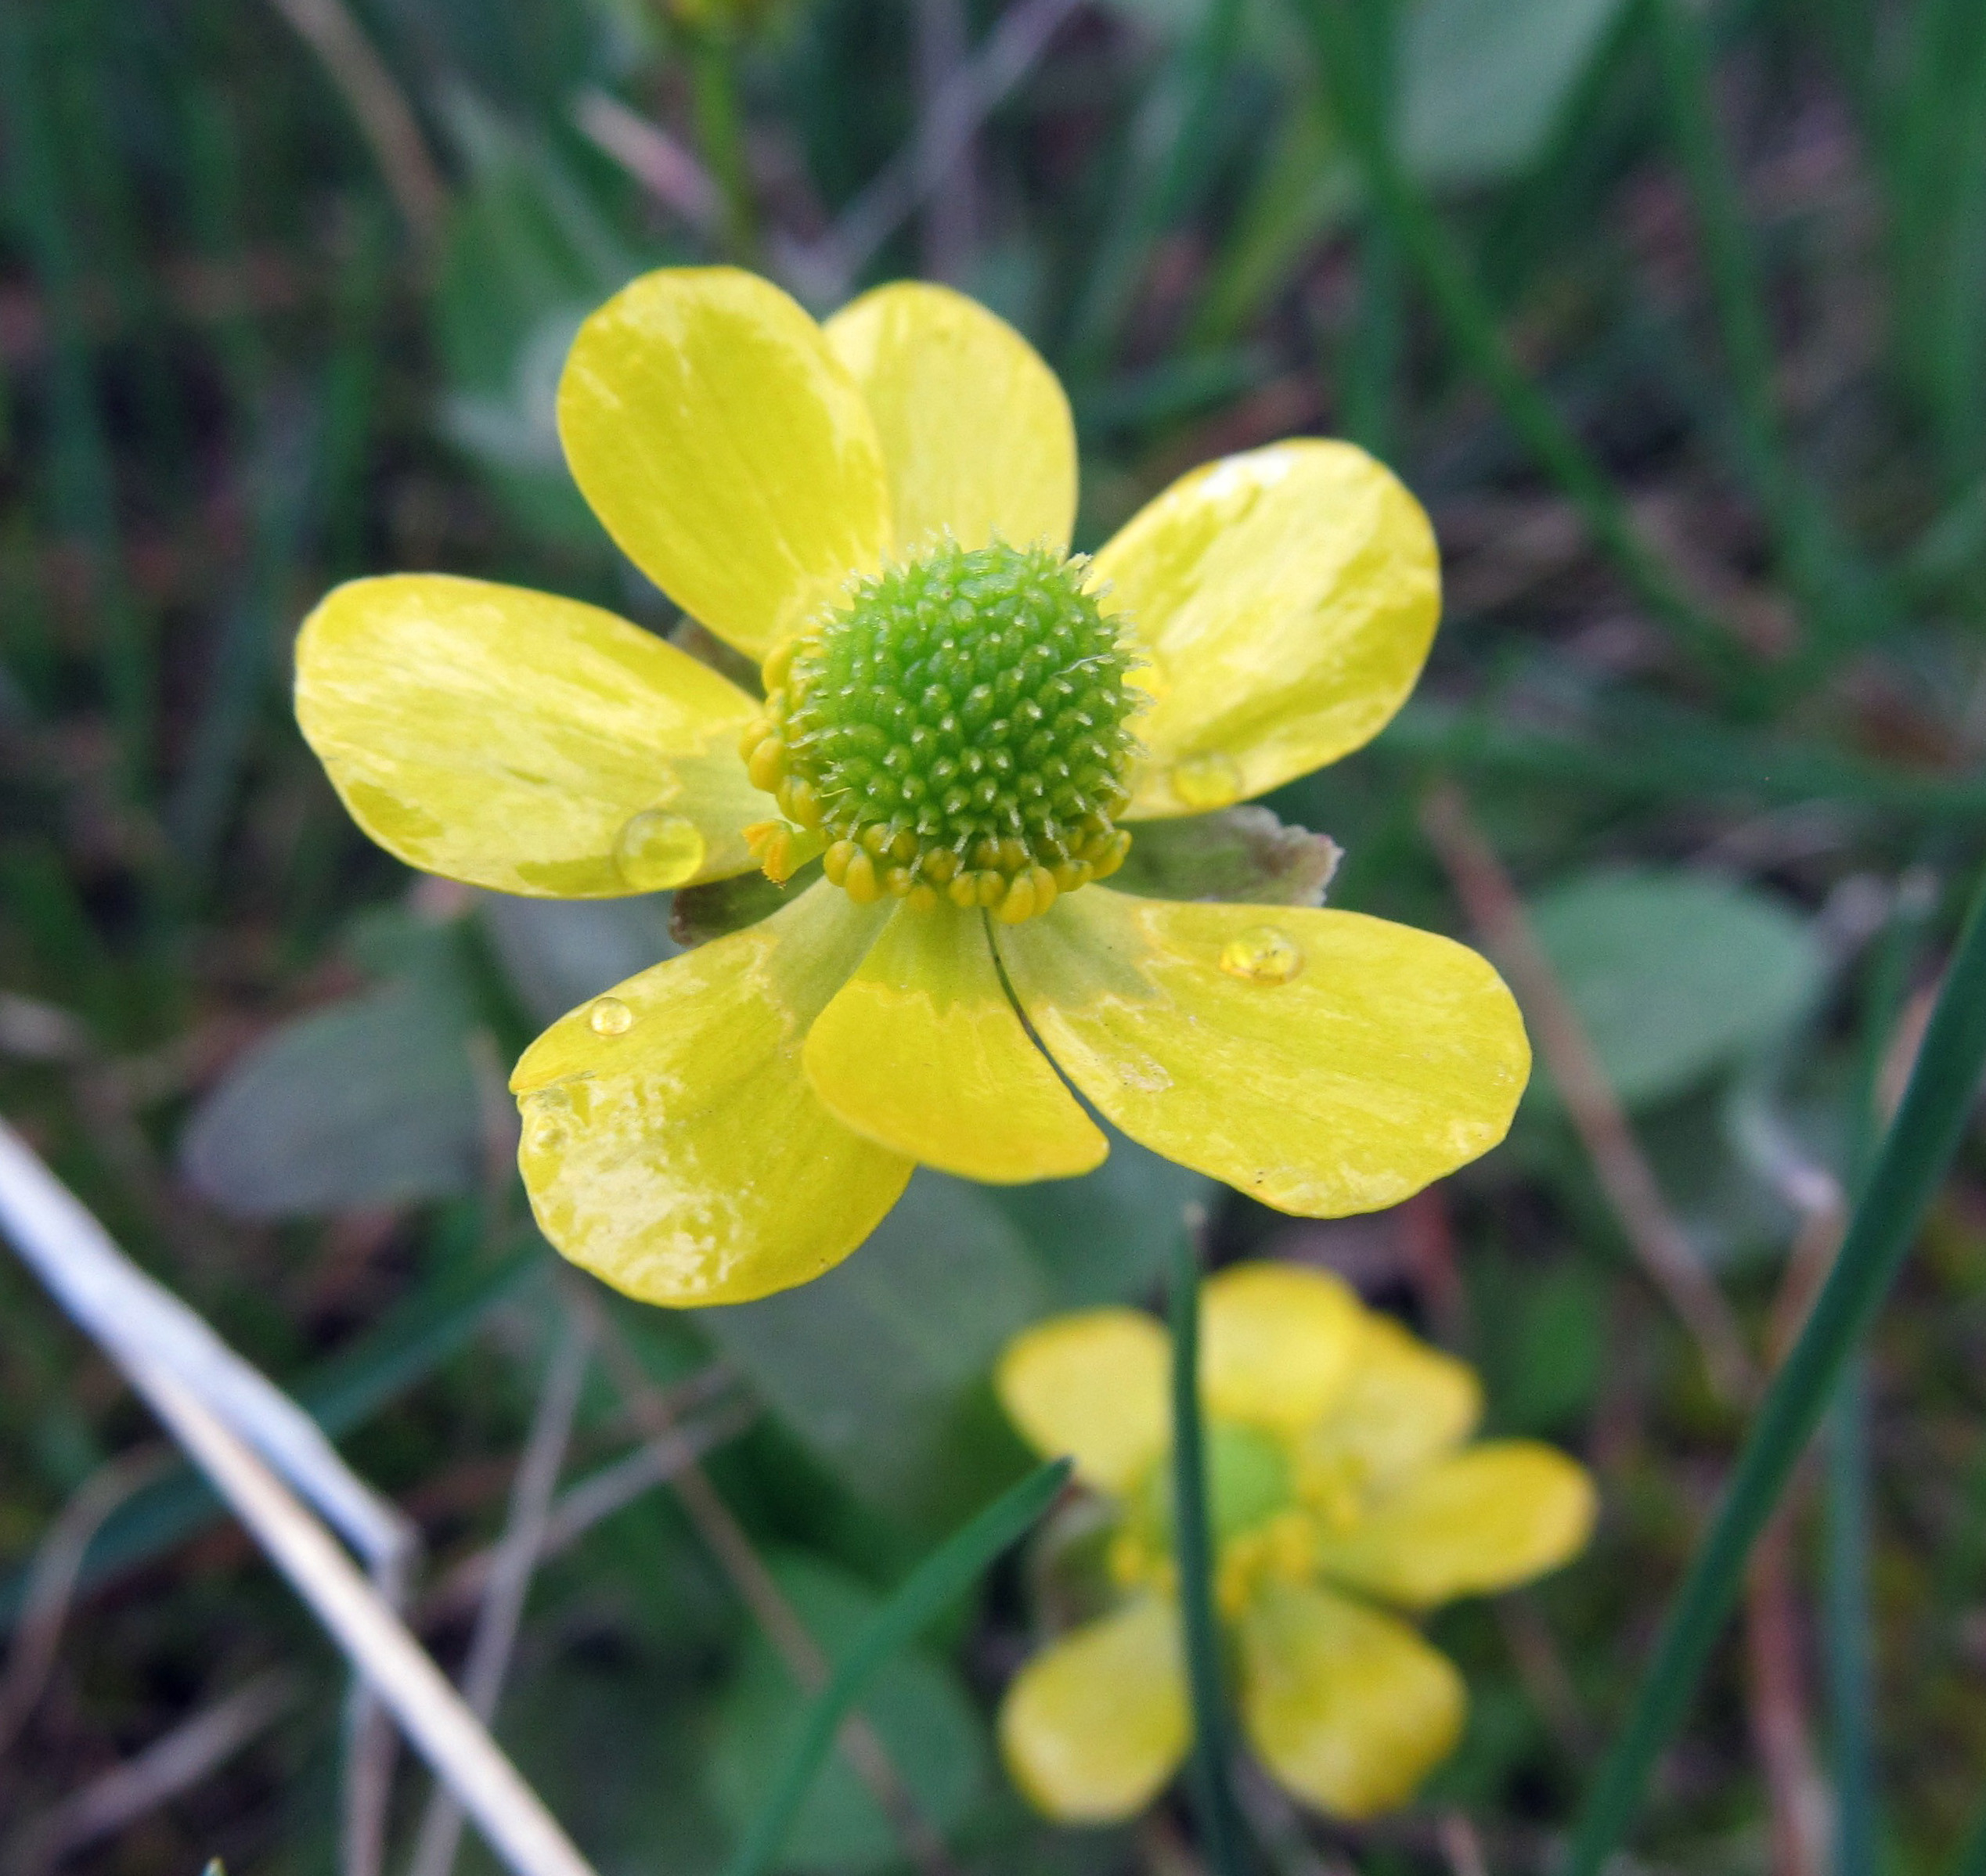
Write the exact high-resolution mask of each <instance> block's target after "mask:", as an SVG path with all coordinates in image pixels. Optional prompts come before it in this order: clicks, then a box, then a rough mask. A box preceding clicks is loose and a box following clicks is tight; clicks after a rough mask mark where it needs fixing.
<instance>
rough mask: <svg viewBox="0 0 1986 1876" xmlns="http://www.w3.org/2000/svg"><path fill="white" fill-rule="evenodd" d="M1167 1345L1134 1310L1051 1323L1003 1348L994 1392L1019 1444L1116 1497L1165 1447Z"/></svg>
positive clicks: (1082, 1314) (1084, 1312)
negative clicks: (1067, 1463) (1064, 1460)
mask: <svg viewBox="0 0 1986 1876" xmlns="http://www.w3.org/2000/svg"><path fill="white" fill-rule="evenodd" d="M1171 1373H1172V1338H1170V1336H1168V1335H1167V1334H1166V1331H1165V1330H1163V1329H1162V1327H1159V1323H1157V1322H1156V1321H1155V1320H1153V1318H1152V1317H1151V1316H1147V1315H1146V1314H1145V1313H1144V1312H1143V1311H1142V1310H1140V1309H1080V1310H1077V1311H1076V1312H1074V1313H1073V1314H1071V1315H1068V1316H1051V1317H1050V1318H1049V1319H1048V1320H1047V1321H1046V1322H1043V1323H1036V1325H1035V1326H1034V1327H1033V1328H1032V1329H1027V1330H1023V1331H1022V1333H1021V1334H1018V1335H1017V1336H1015V1338H1014V1339H1013V1340H1012V1341H1011V1342H1009V1343H1008V1344H1007V1348H1006V1350H1005V1352H1004V1353H1003V1354H1002V1355H1001V1356H1000V1366H998V1367H997V1369H995V1370H994V1371H993V1387H994V1389H995V1391H996V1392H997V1393H998V1395H1000V1405H1001V1406H1003V1407H1004V1408H1005V1409H1006V1410H1007V1418H1008V1419H1009V1420H1011V1421H1013V1423H1014V1424H1015V1427H1016V1428H1018V1429H1019V1431H1020V1434H1021V1437H1022V1439H1025V1441H1026V1442H1028V1444H1029V1446H1032V1447H1033V1448H1034V1449H1035V1450H1036V1452H1037V1453H1040V1454H1041V1455H1042V1457H1043V1458H1045V1459H1059V1458H1061V1457H1062V1456H1063V1455H1064V1454H1065V1453H1066V1454H1068V1455H1069V1457H1072V1458H1073V1459H1074V1460H1075V1461H1076V1471H1077V1472H1078V1474H1080V1475H1081V1476H1082V1477H1083V1478H1085V1479H1087V1481H1088V1482H1090V1484H1091V1485H1098V1486H1101V1488H1102V1489H1104V1490H1105V1491H1106V1492H1115V1493H1119V1494H1120V1495H1121V1494H1122V1493H1126V1492H1128V1491H1130V1489H1131V1488H1132V1487H1133V1486H1134V1485H1137V1483H1138V1482H1139V1481H1140V1480H1141V1479H1142V1478H1144V1475H1146V1474H1147V1473H1148V1472H1149V1471H1151V1469H1152V1466H1153V1464H1155V1462H1156V1461H1157V1460H1159V1458H1160V1457H1162V1455H1163V1454H1164V1453H1166V1450H1167V1449H1168V1448H1169V1447H1170V1445H1171V1443H1172V1417H1171V1412H1172V1410H1171V1406H1170V1400H1171V1395H1170V1376H1171Z"/></svg>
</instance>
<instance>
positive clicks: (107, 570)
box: [0, 0, 154, 799]
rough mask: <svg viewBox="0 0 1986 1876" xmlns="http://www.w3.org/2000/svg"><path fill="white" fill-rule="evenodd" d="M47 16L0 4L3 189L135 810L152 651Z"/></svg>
mask: <svg viewBox="0 0 1986 1876" xmlns="http://www.w3.org/2000/svg"><path fill="white" fill-rule="evenodd" d="M55 17H56V16H54V15H52V14H51V13H49V12H48V11H46V10H45V9H40V8H31V7H29V6H27V5H24V4H23V3H22V0H0V114H4V115H5V118H6V121H7V124H8V136H7V147H6V169H7V181H8V189H9V195H10V196H11V197H12V198H13V211H14V219H15V221H16V225H17V226H18V227H19V229H20V232H21V234H22V236H23V247H25V248H26V250H27V256H28V260H29V263H30V265H31V268H32V269H33V272H34V281H35V285H36V286H37V287H38V290H40V292H41V295H42V297H43V299H44V301H45V304H46V308H47V314H48V330H49V342H50V353H51V355H50V360H49V364H50V370H49V406H50V411H49V414H50V419H51V424H50V427H51V430H52V442H53V448H52V460H51V462H50V463H49V470H50V473H49V497H50V501H51V504H52V507H53V509H54V511H55V520H56V527H57V528H58V529H59V531H61V532H62V533H63V534H65V535H67V536H69V537H70V539H71V540H72V541H73V542H74V545H75V547H76V548H77V549H78V550H79V551H80V552H81V554H82V555H83V556H84V559H85V564H86V565H87V567H88V572H89V576H90V583H91V589H92V600H93V601H94V607H93V610H94V611H95V613H96V621H97V622H96V643H95V650H96V658H97V662H98V665H99V670H100V672H101V682H102V684H103V695H104V700H105V702H106V704H107V705H108V707H109V709H110V715H111V719H112V721H113V722H114V724H115V726H116V729H117V748H118V755H119V760H120V768H121V780H122V782H123V784H124V788H125V790H127V792H128V793H129V794H131V795H132V797H133V798H134V799H142V798H143V796H144V794H145V792H146V779H147V777H148V776H149V773H150V765H151V758H152V741H153V722H152V715H153V677H154V674H153V668H152V650H151V647H150V644H149V643H147V642H146V632H145V628H144V625H143V624H142V621H141V620H140V618H139V614H138V611H137V609H136V607H135V606H134V605H133V603H132V600H131V596H130V593H129V592H128V588H127V586H126V583H125V580H124V555H123V548H122V545H121V542H120V540H119V538H118V527H117V491H116V484H115V480H114V476H113V474H112V470H111V459H110V445H109V443H108V441H106V437H105V435H104V430H103V418H102V415H101V413H100V412H99V407H98V403H97V386H96V374H95V372H94V370H93V369H92V365H91V361H90V355H89V348H88V342H87V340H86V339H85V333H86V332H87V330H88V326H87V323H86V322H85V318H84V310H83V306H82V298H81V261H80V258H79V256H78V254H77V247H76V245H75V240H74V235H75V232H76V229H75V218H74V215H73V214H71V212H70V207H69V205H68V204H67V203H65V201H64V200H63V193H64V192H63V185H62V174H63V171H62V160H61V157H60V153H59V149H58V147H57V144H56V126H55V125H54V124H52V122H51V121H50V113H49V103H50V89H49V85H48V83H47V74H46V73H45V70H44V69H43V67H44V66H45V63H46V57H45V55H47V54H48V53H49V52H50V50H51V48H50V47H49V45H48V43H47V41H48V38H49V34H50V33H51V31H52V30H53V29H52V26H51V21H52V20H54V19H55Z"/></svg>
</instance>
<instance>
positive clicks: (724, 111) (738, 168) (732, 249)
mask: <svg viewBox="0 0 1986 1876" xmlns="http://www.w3.org/2000/svg"><path fill="white" fill-rule="evenodd" d="M690 86H691V95H692V97H693V99H694V103H695V108H696V120H697V144H698V146H699V147H700V149H701V153H702V156H703V160H704V163H705V166H706V167H708V169H709V171H710V173H711V175H712V177H713V178H715V181H716V183H717V187H718V189H719V193H721V194H722V195H723V198H724V247H725V251H726V254H727V255H728V256H729V257H730V259H732V260H733V261H737V263H738V265H740V266H749V265H751V264H752V261H753V260H754V258H755V256H756V254H757V252H758V247H759V213H758V208H757V206H756V204H755V203H754V202H753V200H752V172H751V168H750V166H749V165H748V164H747V162H746V160H745V154H744V119H743V117H742V116H741V113H740V111H739V109H738V74H737V45H736V43H735V41H733V38H732V37H731V35H730V34H729V33H728V32H726V31H725V30H724V29H723V27H722V26H719V25H715V24H711V25H704V26H701V27H697V29H696V30H695V31H693V32H692V33H691V34H690Z"/></svg>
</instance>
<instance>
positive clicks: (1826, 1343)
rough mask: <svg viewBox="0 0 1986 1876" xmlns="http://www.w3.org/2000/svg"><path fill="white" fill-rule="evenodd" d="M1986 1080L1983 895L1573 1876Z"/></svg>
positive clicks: (1640, 1756) (1591, 1820)
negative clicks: (1985, 1075)
mask: <svg viewBox="0 0 1986 1876" xmlns="http://www.w3.org/2000/svg"><path fill="white" fill-rule="evenodd" d="M1981 1068H1986V885H1982V888H1981V891H1979V892H1978V893H1977V895H1976V896H1975V898H1974V899H1973V905H1972V909H1971V910H1970V913H1969V914H1968V916H1967V918H1966V925H1965V929H1964V931H1963V933H1962V934H1961V935H1960V938H1959V945H1958V949H1957V951H1956V952H1955V954H1954V956H1953V958H1952V964H1951V967H1950V969H1949V970H1948V972H1947V974H1946V976H1945V987H1944V988H1943V990H1942V992H1941V993H1940V995H1939V996H1938V999H1937V1008H1936V1009H1935V1010H1934V1011H1933V1013H1932V1015H1931V1019H1930V1026H1929V1028H1927V1030H1926V1032H1925V1034H1924V1039H1923V1046H1922V1047H1921V1048H1920V1050H1919V1052H1918V1057H1917V1063H1916V1068H1914V1069H1913V1070H1912V1073H1911V1076H1910V1085H1909V1088H1908V1089H1907V1090H1906V1091H1905V1094H1904V1097H1903V1103H1902V1105H1901V1107H1900V1108H1899V1109H1898V1111H1897V1115H1896V1118H1895V1119H1894V1121H1893V1122H1891V1123H1890V1127H1889V1129H1888V1132H1887V1134H1886V1135H1885V1136H1884V1139H1883V1144H1882V1147H1881V1150H1880V1153H1879V1154H1877V1156H1876V1162H1875V1165H1874V1167H1873V1168H1872V1171H1871V1172H1870V1175H1869V1183H1868V1185H1867V1186H1866V1188H1865V1190H1864V1191H1863V1193H1862V1196H1861V1198H1860V1200H1859V1201H1858V1203H1857V1204H1856V1206H1855V1210H1854V1217H1853V1219H1851V1221H1850V1223H1849V1226H1848V1230H1847V1236H1846V1237H1844V1240H1843V1241H1842V1245H1841V1250H1840V1255H1838V1256H1837V1257H1836V1260H1835V1264H1834V1269H1833V1272H1832V1273H1830V1275H1829V1277H1828V1280H1827V1282H1826V1285H1825V1287H1823V1288H1822V1291H1821V1294H1820V1296H1819V1298H1818V1300H1817V1301H1816V1302H1815V1305H1814V1309H1813V1312H1812V1313H1811V1315H1810V1316H1808V1320H1807V1326H1806V1327H1805V1328H1804V1330H1801V1332H1800V1339H1799V1341H1797V1343H1795V1344H1794V1345H1793V1352H1792V1353H1791V1354H1790V1356H1787V1358H1786V1363H1785V1364H1784V1366H1782V1367H1781V1369H1780V1370H1779V1373H1778V1374H1777V1375H1776V1376H1775V1377H1774V1378H1773V1381H1772V1385H1771V1387H1770V1388H1768V1390H1767V1392H1766V1395H1765V1399H1764V1402H1762V1404H1761V1406H1760V1408H1759V1410H1758V1414H1757V1418H1756V1420H1755V1421H1754V1422H1753V1424H1752V1428H1751V1431H1750V1435H1748V1436H1747V1438H1746V1441H1745V1443H1744V1446H1743V1449H1742V1450H1741V1451H1740V1452H1739V1455H1738V1460H1737V1464H1736V1466H1735V1468H1734V1470H1733V1471H1732V1478H1731V1482H1730V1484H1729V1485H1728V1488H1727V1489H1726V1490H1725V1495H1724V1499H1723V1502H1722V1503H1721V1504H1720V1505H1719V1506H1718V1507H1717V1515H1716V1518H1714V1521H1713V1522H1712V1524H1711V1526H1710V1532H1709V1535H1708V1536H1707V1537H1706V1538H1705V1539H1704V1542H1703V1547H1702V1548H1701V1549H1700V1550H1699V1551H1698V1552H1697V1554H1696V1558H1695V1560H1694V1561H1692V1564H1691V1565H1690V1567H1689V1572H1688V1573H1687V1575H1685V1577H1684V1579H1683V1582H1682V1585H1681V1588H1680V1589H1679V1590H1678V1591H1677V1593H1676V1596H1675V1598H1674V1601H1673V1602H1672V1603H1671V1605H1670V1608H1669V1611H1668V1614H1667V1616H1666V1617H1665V1619H1664V1620H1663V1626H1662V1629H1661V1633H1660V1636H1659V1637H1658V1638H1657V1640H1656V1647H1655V1655H1654V1658H1653V1661H1652V1662H1650V1664H1649V1669H1648V1672H1647V1673H1646V1674H1645V1676H1643V1678H1642V1683H1641V1686H1640V1688H1639V1690H1638V1692H1637V1694H1636V1695H1635V1703H1634V1706H1633V1709H1632V1710H1631V1712H1630V1713H1629V1716H1628V1719H1627V1725H1626V1727H1625V1728H1624V1730H1623V1731H1622V1733H1621V1734H1620V1737H1619V1739H1618V1740H1617V1741H1616V1742H1615V1744H1614V1745H1613V1748H1612V1750H1611V1751H1610V1752H1609V1753H1608V1755H1607V1757H1606V1761H1605V1763H1603V1764H1602V1766H1601V1768H1600V1771H1599V1776H1598V1777H1597V1778H1596V1779H1595V1781H1594V1784H1593V1785H1592V1786H1591V1789H1590V1790H1589V1791H1588V1795H1587V1799H1586V1802H1585V1805H1584V1808H1583V1809H1582V1810H1581V1815H1580V1817H1579V1819H1578V1820H1577V1826H1576V1827H1575V1830H1574V1832H1573V1841H1572V1845H1571V1848H1570V1852H1569V1853H1568V1855H1567V1857H1566V1863H1565V1865H1564V1870H1565V1876H1599V1872H1600V1871H1602V1868H1604V1867H1605V1866H1606V1861H1607V1859H1608V1858H1609V1856H1611V1855H1612V1854H1613V1851H1614V1849H1615V1848H1616V1846H1617V1845H1618V1844H1619V1843H1620V1840H1621V1838H1623V1837H1624V1835H1626V1833H1627V1829H1628V1827H1629V1826H1630V1824H1631V1823H1632V1822H1633V1820H1634V1817H1635V1811H1636V1810H1637V1809H1638V1806H1639V1805H1640V1802H1641V1798H1642V1791H1643V1788H1644V1787H1645V1784H1646V1783H1647V1781H1648V1777H1649V1772H1650V1771H1651V1770H1653V1766H1654V1764H1655V1761H1656V1757H1657V1755H1659V1754H1660V1752H1661V1750H1662V1748H1663V1745H1665V1744H1666V1743H1667V1741H1668V1739H1669V1737H1670V1736H1671V1734H1673V1733H1674V1731H1675V1730H1676V1728H1677V1727H1678V1725H1679V1724H1680V1723H1681V1720H1682V1719H1683V1716H1684V1715H1685V1712H1686V1711H1687V1709H1688V1708H1689V1700H1690V1697H1691V1695H1692V1693H1693V1692H1694V1691H1695V1690H1696V1683H1697V1682H1698V1680H1699V1678H1700V1677H1701V1676H1702V1673H1703V1666H1704V1663H1705V1662H1707V1660H1708V1658H1709V1657H1710V1650H1711V1649H1712V1647H1714V1645H1715V1644H1716V1642H1717V1637H1718V1635H1719V1633H1721V1630H1722V1629H1723V1627H1724V1624H1725V1619H1727V1618H1728V1615H1730V1613H1731V1610H1732V1604H1734V1603H1735V1601H1736V1599H1737V1597H1738V1593H1739V1589H1740V1587H1741V1586H1742V1584H1743V1578H1744V1571H1745V1563H1746V1558H1747V1557H1749V1556H1750V1554H1751V1549H1752V1546H1753V1544H1754V1543H1755V1542H1756V1541H1757V1538H1758V1536H1759V1533H1760V1532H1761V1531H1762V1530H1764V1528H1765V1525H1766V1524H1767V1523H1768V1521H1769V1520H1770V1519H1771V1518H1772V1514H1773V1511H1774V1510H1775V1507H1777V1505H1778V1503H1779V1500H1780V1497H1781V1496H1782V1494H1783V1493H1784V1491H1785V1489H1786V1482H1787V1481H1788V1480H1789V1479H1790V1478H1791V1476H1792V1475H1793V1467H1795V1466H1796V1465H1797V1464H1798V1463H1799V1460H1800V1454H1801V1453H1803V1452H1804V1450H1805V1449H1806V1446H1807V1442H1808V1439H1810V1438H1811V1436H1812V1435H1813V1432H1814V1430H1815V1427H1816V1426H1817V1425H1818V1423H1819V1421H1820V1419H1821V1417H1822V1414H1823V1413H1825V1412H1826V1409H1827V1406H1828V1402H1829V1400H1830V1399H1831V1398H1832V1397H1833V1393H1834V1390H1835V1387H1836V1383H1837V1381H1839V1379H1840V1375H1841V1372H1842V1370H1843V1368H1844V1366H1845V1365H1846V1364H1847V1361H1848V1359H1849V1358H1850V1356H1851V1355H1852V1354H1853V1353H1854V1350H1855V1348H1856V1347H1857V1346H1858V1344H1859V1343H1860V1342H1861V1341H1862V1337H1863V1336H1864V1335H1865V1334H1866V1333H1867V1331H1868V1329H1869V1325H1870V1323H1872V1321H1873V1320H1875V1317H1876V1312H1877V1311H1878V1310H1879V1309H1880V1308H1881V1307H1882V1305H1883V1299H1884V1298H1885V1297H1887V1295H1888V1294H1889V1291H1890V1285H1891V1284H1893V1283H1894V1280H1895V1278H1896V1275H1897V1273H1898V1270H1899V1269H1901V1266H1902V1263H1903V1261H1904V1258H1905V1256H1906V1255H1908V1253H1909V1249H1910V1247H1911V1245H1912V1243H1913V1242H1914V1240H1915V1239H1916V1233H1917V1230H1918V1227H1919V1225H1921V1223H1922V1222H1923V1217H1924V1214H1925V1212H1927V1210H1929V1208H1930V1203H1931V1201H1932V1200H1933V1198H1934V1197H1936V1195H1937V1189H1938V1186H1939V1184H1940V1183H1941V1181H1942V1180H1943V1179H1944V1176H1945V1169H1946V1168H1947V1167H1948V1165H1950V1163H1951V1160H1952V1154H1954V1153H1955V1151H1956V1150H1958V1146H1959V1140H1960V1139H1961V1138H1962V1137H1963V1133H1964V1131H1965V1127H1966V1119H1967V1117H1968V1115H1969V1114H1970V1111H1971V1107H1972V1101H1973V1096H1974V1094H1975V1093H1976V1092H1977V1089H1978V1086H1979V1079H1980V1074H1981Z"/></svg>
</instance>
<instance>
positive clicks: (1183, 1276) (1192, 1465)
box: [1170, 1225, 1247, 1876]
mask: <svg viewBox="0 0 1986 1876" xmlns="http://www.w3.org/2000/svg"><path fill="white" fill-rule="evenodd" d="M1170 1287H1171V1291H1172V1294H1171V1298H1170V1301H1171V1305H1172V1331H1173V1543H1174V1546H1175V1549H1174V1555H1175V1557H1176V1558H1177V1562H1178V1565H1179V1613H1180V1626H1181V1627H1182V1628H1183V1629H1184V1631H1185V1639H1186V1674H1187V1683H1188V1687H1189V1688H1190V1689H1191V1693H1192V1697H1193V1802H1194V1809H1195V1812H1196V1813H1197V1814H1198V1818H1199V1824H1200V1835H1201V1838H1202V1849H1204V1851H1205V1853H1206V1860H1207V1863H1208V1867H1209V1868H1210V1869H1211V1870H1212V1871H1213V1872H1214V1876H1246V1871H1247V1865H1246V1863H1245V1861H1244V1860H1243V1858H1242V1847H1241V1838H1240V1831H1239V1828H1238V1824H1237V1821H1236V1813H1235V1809H1234V1792H1233V1791H1232V1790H1231V1788H1230V1786H1229V1784H1228V1779H1227V1700H1226V1696H1225V1694H1224V1691H1223V1690H1222V1687H1221V1673H1220V1631H1219V1629H1217V1628H1216V1626H1215V1625H1214V1611H1213V1538H1212V1534H1211V1532H1210V1531H1209V1528H1208V1518H1207V1480H1206V1457H1205V1453H1204V1451H1203V1445H1204V1442H1203V1441H1202V1437H1201V1424H1200V1388H1199V1374H1200V1259H1199V1251H1198V1243H1197V1240H1196V1233H1195V1231H1194V1230H1193V1229H1192V1228H1191V1225H1189V1226H1188V1229H1187V1230H1184V1231H1182V1232H1181V1233H1180V1235H1179V1241H1178V1243H1177V1244H1176V1245H1175V1246H1174V1248H1173V1269H1172V1283H1171V1285H1170Z"/></svg>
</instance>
